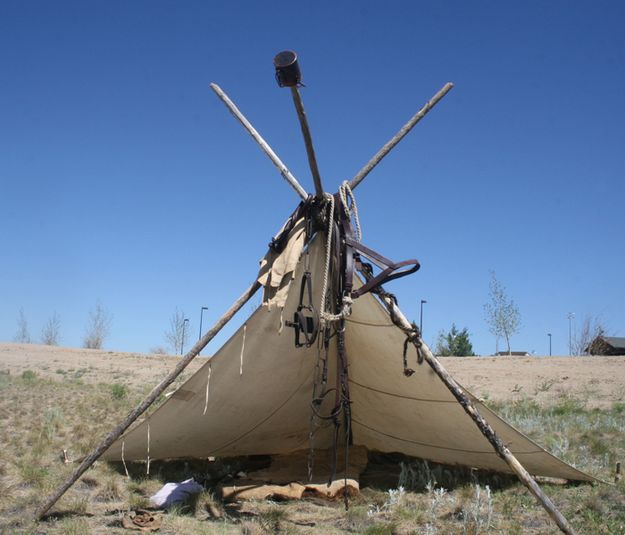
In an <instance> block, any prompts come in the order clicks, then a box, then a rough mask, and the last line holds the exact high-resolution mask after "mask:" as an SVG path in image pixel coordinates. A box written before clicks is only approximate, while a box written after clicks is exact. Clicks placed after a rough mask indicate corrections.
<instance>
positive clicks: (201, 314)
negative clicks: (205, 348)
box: [197, 307, 208, 355]
mask: <svg viewBox="0 0 625 535" xmlns="http://www.w3.org/2000/svg"><path fill="white" fill-rule="evenodd" d="M205 310H208V307H202V309H201V310H200V334H199V336H198V337H197V339H198V340H200V339H201V338H202V316H203V315H204V311H205ZM201 353H202V352H201V351H200V353H198V355H199V354H201Z"/></svg>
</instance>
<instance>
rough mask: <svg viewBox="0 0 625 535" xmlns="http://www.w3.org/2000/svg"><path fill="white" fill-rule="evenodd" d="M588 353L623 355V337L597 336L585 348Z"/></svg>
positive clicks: (624, 346) (624, 345) (624, 351)
mask: <svg viewBox="0 0 625 535" xmlns="http://www.w3.org/2000/svg"><path fill="white" fill-rule="evenodd" d="M586 353H588V354H590V355H625V338H624V337H622V336H597V338H595V339H594V340H593V341H592V342H590V344H588V347H587V348H586Z"/></svg>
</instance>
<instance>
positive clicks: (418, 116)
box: [349, 82, 454, 189]
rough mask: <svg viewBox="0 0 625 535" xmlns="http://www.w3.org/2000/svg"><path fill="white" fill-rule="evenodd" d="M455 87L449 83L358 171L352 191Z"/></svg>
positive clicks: (351, 182) (350, 183) (352, 184)
mask: <svg viewBox="0 0 625 535" xmlns="http://www.w3.org/2000/svg"><path fill="white" fill-rule="evenodd" d="M453 87H454V84H452V83H451V82H447V83H446V84H445V85H444V86H443V87H442V88H441V89H440V90H439V91H438V93H436V95H434V96H433V97H432V98H431V99H430V100H429V101H428V102H427V103H426V104H425V106H423V108H421V109H420V110H419V111H418V112H417V113H415V114H414V115H413V116H412V118H411V119H410V120H409V121H408V122H407V123H406V124H405V125H404V126H402V127H401V128H400V129H399V132H397V134H395V135H394V136H393V137H392V138H391V139H390V140H389V141H388V143H386V145H384V146H383V147H382V148H381V149H380V150H379V151H378V152H377V153H376V154H375V156H374V157H373V158H371V159H370V160H369V161H368V162H367V164H366V165H365V166H364V167H363V168H362V169H361V170H360V171H358V174H357V175H356V176H355V177H354V178H352V179H351V180H350V182H349V185H350V187H351V188H352V189H354V188H355V187H356V186H358V184H360V183H361V182H362V180H363V179H364V178H365V177H366V176H367V175H368V174H369V173H370V172H371V171H372V170H373V168H374V167H375V166H376V165H378V164H379V163H380V160H382V158H384V156H386V155H387V154H388V153H389V152H390V151H391V150H392V149H393V147H394V146H395V145H397V144H398V143H399V142H400V141H401V140H402V139H404V137H406V135H407V134H408V132H410V131H411V130H412V129H413V128H414V126H415V125H416V124H417V123H418V122H419V121H420V120H421V119H423V118H424V117H425V116H426V115H427V113H428V112H429V111H430V110H431V109H432V108H433V107H434V106H436V104H438V101H439V100H441V99H442V98H443V97H444V96H445V95H446V94H447V93H449V91H451V89H452V88H453Z"/></svg>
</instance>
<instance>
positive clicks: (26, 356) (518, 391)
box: [0, 344, 625, 407]
mask: <svg viewBox="0 0 625 535" xmlns="http://www.w3.org/2000/svg"><path fill="white" fill-rule="evenodd" d="M178 360H179V357H172V356H163V355H146V354H138V353H122V352H117V351H105V350H104V351H99V350H93V349H74V348H65V347H52V346H41V345H34V344H0V372H1V373H10V374H15V375H19V374H21V373H22V372H24V371H25V370H33V371H35V372H36V373H37V374H38V375H39V376H41V377H48V378H53V379H56V380H64V379H68V378H69V379H72V378H75V379H80V380H81V381H83V382H85V383H123V384H127V385H129V386H131V387H132V386H135V385H150V386H151V385H154V384H156V383H158V382H159V380H160V379H162V378H163V377H164V376H165V375H166V374H167V373H168V371H169V370H171V369H172V368H173V367H174V366H175V365H176V362H177V361H178ZM440 360H441V363H442V364H443V366H445V368H447V369H448V370H449V372H450V373H451V374H452V375H453V376H454V377H455V378H456V380H457V381H458V382H460V383H461V384H462V385H463V386H464V387H466V388H467V389H468V390H470V391H471V392H472V393H473V394H475V395H476V396H478V397H481V398H483V399H485V400H495V401H504V400H514V399H521V398H527V397H530V398H534V399H536V400H537V401H538V402H541V403H551V402H553V401H554V400H555V399H557V398H560V397H562V396H567V395H568V396H572V397H575V398H578V399H583V400H586V401H587V403H588V406H590V407H609V406H611V405H612V404H613V403H615V402H625V357H462V358H458V357H446V358H441V359H440ZM204 362H206V360H205V359H204V358H203V357H199V358H197V359H195V361H193V362H192V363H191V364H190V365H189V367H188V368H187V371H188V373H193V371H195V370H197V369H198V368H199V367H200V366H202V364H203V363H204ZM417 372H418V370H417Z"/></svg>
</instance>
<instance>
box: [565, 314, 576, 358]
mask: <svg viewBox="0 0 625 535" xmlns="http://www.w3.org/2000/svg"><path fill="white" fill-rule="evenodd" d="M574 317H575V312H569V313H568V314H567V315H566V318H567V319H568V320H569V356H571V355H572V354H573V342H572V340H571V320H572V319H573V318H574Z"/></svg>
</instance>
